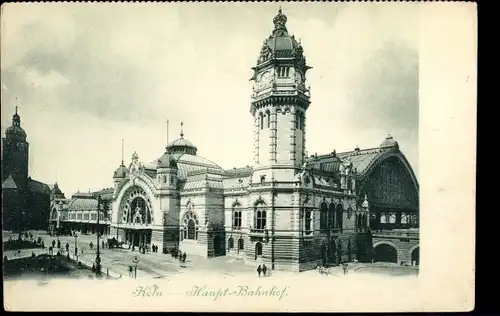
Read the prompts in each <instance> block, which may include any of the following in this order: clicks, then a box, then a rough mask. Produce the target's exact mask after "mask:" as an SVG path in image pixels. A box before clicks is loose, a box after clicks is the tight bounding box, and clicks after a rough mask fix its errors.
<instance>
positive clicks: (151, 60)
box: [1, 3, 418, 193]
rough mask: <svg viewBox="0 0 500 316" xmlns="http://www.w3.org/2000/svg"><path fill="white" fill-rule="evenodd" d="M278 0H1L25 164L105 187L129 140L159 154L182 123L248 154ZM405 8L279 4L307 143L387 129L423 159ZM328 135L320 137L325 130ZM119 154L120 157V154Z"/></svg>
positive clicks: (42, 173)
mask: <svg viewBox="0 0 500 316" xmlns="http://www.w3.org/2000/svg"><path fill="white" fill-rule="evenodd" d="M277 7H278V5H276V4H275V3H259V4H257V3H252V4H246V3H245V4H243V3H232V4H228V3H182V4H181V3H175V4H162V3H155V4H152V3H149V4H141V3H134V4H118V3H107V4H96V3H94V4H89V3H85V4H75V3H66V4H58V3H51V4H41V3H40V4H9V5H7V6H5V5H4V6H3V7H2V22H3V25H2V26H3V27H2V30H1V32H2V45H1V49H2V58H1V76H2V78H1V81H2V89H1V100H2V104H3V105H5V106H2V109H1V111H2V131H4V130H5V128H6V127H7V126H9V125H10V119H11V116H12V113H13V107H14V104H15V99H16V97H19V98H20V100H21V104H20V115H21V116H22V120H23V121H22V122H23V123H22V124H23V127H24V128H25V129H26V131H27V133H28V140H29V141H30V148H31V156H30V172H31V174H32V176H33V177H34V178H37V179H39V180H42V181H46V182H53V181H54V180H55V174H56V173H57V174H58V179H59V182H60V184H61V186H62V187H63V189H64V188H66V189H65V190H69V191H70V192H71V193H72V192H74V191H76V189H77V188H80V189H84V188H88V187H92V188H96V189H97V188H99V187H103V186H110V185H111V184H112V179H111V175H112V172H113V170H114V169H115V168H116V167H117V165H118V164H119V162H120V153H121V150H120V144H121V138H122V137H123V138H125V145H126V149H125V152H126V156H127V157H128V156H130V155H131V154H132V152H133V151H134V150H137V152H138V153H139V156H140V157H141V159H143V160H144V161H150V160H153V159H155V158H157V157H159V156H160V155H161V153H162V151H163V150H164V144H165V142H166V135H165V121H166V119H167V118H168V119H169V120H170V123H171V124H170V135H169V137H170V140H171V141H172V140H173V139H174V138H175V137H178V133H179V122H180V121H181V120H182V121H184V122H185V125H184V131H185V135H186V138H188V139H189V140H190V141H192V142H193V143H195V145H196V146H197V147H198V149H199V151H198V153H199V154H200V155H201V156H204V157H206V158H208V159H211V160H213V161H215V162H217V163H218V164H220V165H222V166H223V167H227V168H231V167H233V166H242V165H243V166H244V165H247V164H251V163H252V151H253V134H252V133H253V127H252V118H251V115H250V113H249V108H250V94H251V87H252V83H251V82H249V81H248V78H249V77H250V75H251V70H250V68H251V67H252V66H254V65H255V62H256V60H257V57H258V53H259V51H260V47H261V44H262V41H263V40H264V39H265V38H267V37H268V36H269V34H270V32H271V30H272V27H273V24H272V18H273V17H274V15H275V14H276V10H277ZM414 9H415V8H414V7H413V6H411V5H390V6H387V5H380V4H377V5H372V4H363V5H358V4H348V5H346V4H331V3H314V4H313V3H287V4H286V5H285V4H283V11H284V13H285V14H287V15H288V22H287V27H288V29H289V31H290V32H291V33H293V34H294V35H295V36H296V37H297V38H301V40H302V44H303V46H304V50H305V54H306V56H307V60H308V63H309V64H311V66H313V67H314V68H313V69H312V70H310V71H309V73H308V83H307V84H308V85H310V86H311V88H312V89H311V90H312V104H311V107H310V108H309V110H308V114H307V148H308V150H309V152H311V153H313V152H318V153H325V152H330V151H331V150H333V148H336V149H337V151H342V150H352V149H353V148H354V146H356V145H359V146H360V147H374V146H377V145H378V144H379V143H380V142H381V141H382V140H383V138H384V137H385V136H386V134H387V133H388V132H391V133H393V134H394V136H395V138H396V139H397V140H398V141H399V143H400V145H401V147H402V148H403V150H404V152H405V154H406V155H407V156H408V158H409V160H410V162H411V163H412V165H414V166H415V167H416V166H417V162H418V161H417V160H418V159H417V158H418V157H417V150H416V148H417V137H416V135H417V131H418V98H417V92H418V84H417V83H418V63H417V61H418V60H417V58H418V42H417V35H418V34H417V31H416V30H417V25H416V21H417V19H416V18H415V14H414V11H415V10H414ZM325 135H327V136H328V137H325ZM127 157H126V158H125V159H126V160H128V158H127Z"/></svg>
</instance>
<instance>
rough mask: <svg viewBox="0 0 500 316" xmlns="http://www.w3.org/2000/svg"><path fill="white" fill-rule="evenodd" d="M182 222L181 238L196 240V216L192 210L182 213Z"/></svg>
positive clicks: (197, 222)
mask: <svg viewBox="0 0 500 316" xmlns="http://www.w3.org/2000/svg"><path fill="white" fill-rule="evenodd" d="M182 224H183V235H182V237H183V238H182V239H190V240H197V239H198V226H199V224H200V223H199V221H198V216H196V214H195V213H193V212H187V213H186V215H184V219H183V221H182Z"/></svg>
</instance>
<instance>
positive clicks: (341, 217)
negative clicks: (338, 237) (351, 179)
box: [336, 203, 344, 229]
mask: <svg viewBox="0 0 500 316" xmlns="http://www.w3.org/2000/svg"><path fill="white" fill-rule="evenodd" d="M336 213H337V214H336V215H337V228H340V229H342V227H343V224H344V208H343V207H342V204H341V203H339V204H338V205H337V212H336Z"/></svg>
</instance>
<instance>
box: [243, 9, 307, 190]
mask: <svg viewBox="0 0 500 316" xmlns="http://www.w3.org/2000/svg"><path fill="white" fill-rule="evenodd" d="M273 22H274V30H273V31H272V33H271V35H270V36H269V37H268V38H267V39H266V40H265V41H264V43H263V45H262V49H261V51H260V55H259V58H258V61H257V65H256V66H255V67H253V68H252V70H253V72H254V74H253V76H252V78H251V79H250V80H252V81H254V82H255V83H254V87H253V93H252V97H251V108H250V112H251V113H252V116H253V119H254V128H255V130H254V176H253V179H252V181H253V182H265V181H271V178H276V179H278V180H279V181H292V179H293V177H294V174H295V170H296V169H297V168H299V167H301V166H302V165H303V163H304V161H305V127H306V119H305V118H306V111H307V108H308V107H309V104H310V101H309V99H310V89H309V88H307V87H306V79H305V78H306V72H307V71H308V70H309V69H311V67H309V66H308V65H307V64H306V58H305V56H304V53H303V49H302V45H301V43H300V41H297V40H296V39H295V37H294V36H293V35H290V34H289V33H288V30H287V28H286V22H287V17H286V15H285V14H283V13H282V11H281V8H280V9H279V11H278V14H277V15H276V16H275V17H274V19H273Z"/></svg>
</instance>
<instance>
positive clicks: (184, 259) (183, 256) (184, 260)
mask: <svg viewBox="0 0 500 316" xmlns="http://www.w3.org/2000/svg"><path fill="white" fill-rule="evenodd" d="M182 261H183V262H186V253H183V254H182Z"/></svg>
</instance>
